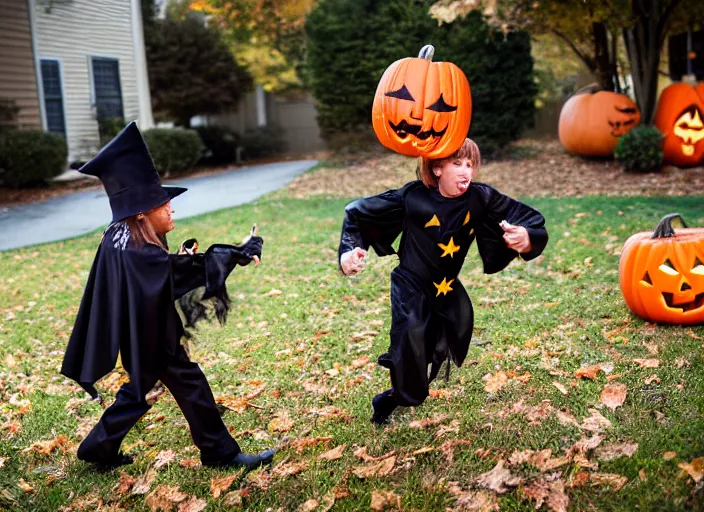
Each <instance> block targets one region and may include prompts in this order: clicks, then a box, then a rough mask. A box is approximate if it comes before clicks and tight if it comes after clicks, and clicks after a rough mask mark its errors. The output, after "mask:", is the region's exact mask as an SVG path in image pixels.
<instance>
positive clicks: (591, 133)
mask: <svg viewBox="0 0 704 512" xmlns="http://www.w3.org/2000/svg"><path fill="white" fill-rule="evenodd" d="M638 123H640V111H639V110H638V105H636V104H635V103H634V102H633V100H632V99H631V98H629V97H628V96H626V95H625V94H619V93H616V92H609V91H598V92H583V93H577V94H575V95H574V96H572V97H571V98H570V99H568V100H567V102H565V104H564V105H563V107H562V110H561V111H560V120H559V124H558V135H559V137H560V142H561V143H562V145H563V147H564V148H565V149H566V150H567V151H569V152H570V153H573V154H575V155H580V156H612V155H613V154H614V149H616V143H617V142H618V139H619V137H621V136H622V135H625V134H626V133H628V132H629V131H630V130H631V128H633V127H634V126H637V125H638Z"/></svg>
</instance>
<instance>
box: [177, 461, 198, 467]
mask: <svg viewBox="0 0 704 512" xmlns="http://www.w3.org/2000/svg"><path fill="white" fill-rule="evenodd" d="M178 465H179V466H181V467H182V468H191V469H196V468H199V467H200V466H201V464H200V461H199V460H197V459H183V460H181V461H179V463H178Z"/></svg>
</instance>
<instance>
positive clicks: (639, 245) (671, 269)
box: [619, 214, 704, 324]
mask: <svg viewBox="0 0 704 512" xmlns="http://www.w3.org/2000/svg"><path fill="white" fill-rule="evenodd" d="M675 216H676V214H675V215H669V216H666V217H665V218H663V220H662V221H660V224H659V225H658V227H657V228H656V230H655V235H653V234H651V233H638V234H636V235H633V236H632V237H630V238H629V239H628V240H627V241H626V244H625V245H624V248H623V251H622V252H621V263H620V266H619V276H620V283H621V290H622V291H623V296H624V298H625V299H626V303H627V304H628V306H629V307H630V308H631V310H632V311H633V312H634V313H636V314H637V315H639V316H641V317H643V318H645V319H646V320H651V321H654V322H665V323H673V324H697V323H701V322H704V228H693V229H678V230H673V229H672V226H671V225H670V221H671V220H672V218H673V217H675Z"/></svg>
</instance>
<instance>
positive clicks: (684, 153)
mask: <svg viewBox="0 0 704 512" xmlns="http://www.w3.org/2000/svg"><path fill="white" fill-rule="evenodd" d="M653 124H654V125H655V126H656V127H657V128H658V130H660V131H661V132H662V133H663V135H664V137H665V138H664V142H663V154H664V157H665V160H666V161H668V162H670V163H672V164H675V165H678V166H680V167H689V166H693V165H698V164H700V163H702V161H704V83H700V84H699V85H697V86H696V87H692V86H691V85H688V84H683V83H677V84H672V85H670V86H668V87H666V88H665V89H664V90H663V91H662V94H660V101H659V102H658V108H657V110H656V112H655V120H654V121H653Z"/></svg>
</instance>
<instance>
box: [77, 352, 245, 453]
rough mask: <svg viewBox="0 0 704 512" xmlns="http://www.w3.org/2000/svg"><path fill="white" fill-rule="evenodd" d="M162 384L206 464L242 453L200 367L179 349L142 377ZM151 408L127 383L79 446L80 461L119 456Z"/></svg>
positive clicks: (144, 387) (148, 385)
mask: <svg viewBox="0 0 704 512" xmlns="http://www.w3.org/2000/svg"><path fill="white" fill-rule="evenodd" d="M159 380H160V381H161V382H162V383H163V384H164V385H165V386H166V387H167V388H168V389H169V391H170V392H171V394H172V395H173V397H174V398H175V399H176V403H178V406H179V407H180V408H181V412H183V415H184V416H185V417H186V420H187V421H188V425H189V426H190V428H191V437H192V438H193V443H194V444H195V445H196V446H197V447H198V448H199V449H200V452H201V460H202V461H203V462H217V461H219V460H226V459H228V458H231V457H232V456H234V455H236V454H237V453H239V452H240V447H239V445H238V444H237V441H235V440H234V439H233V438H232V436H231V435H230V433H229V432H228V430H227V427H226V426H225V423H223V421H222V418H220V414H219V412H218V409H217V407H216V405H215V398H214V397H213V393H212V391H211V390H210V386H209V385H208V381H207V379H206V378H205V375H204V374H203V372H202V371H201V369H200V367H199V366H198V365H197V364H196V363H194V362H192V361H190V360H189V359H188V356H187V355H186V353H185V351H184V350H183V348H182V347H180V346H179V348H178V353H177V354H176V356H175V357H170V358H169V359H168V361H167V363H166V366H165V367H164V369H163V370H162V371H161V372H160V373H158V374H156V375H153V376H143V378H142V379H141V382H142V383H143V384H144V383H147V385H144V386H143V389H151V388H152V387H154V385H155V384H156V383H157V381H159ZM149 409H151V405H149V404H148V403H147V401H146V399H145V397H144V396H137V394H136V392H135V387H134V386H133V385H132V383H131V382H128V383H127V384H124V385H123V386H122V387H121V388H120V390H119V391H118V393H117V397H116V399H115V402H114V403H113V404H112V405H111V406H110V407H108V408H107V409H106V410H105V412H104V413H103V415H102V417H101V418H100V421H99V422H98V424H97V425H96V426H95V427H93V430H91V431H90V433H89V434H88V435H87V436H86V438H85V439H84V440H83V442H82V443H81V445H80V446H79V447H78V458H80V459H81V460H85V461H88V462H98V463H100V462H105V461H109V460H111V459H113V458H114V457H115V456H117V454H118V451H119V449H120V444H121V443H122V440H123V439H124V438H125V436H126V435H127V432H129V430H130V429H131V428H132V427H133V426H134V425H135V424H136V423H137V422H138V421H139V419H140V418H141V417H142V416H144V414H145V413H146V412H147V411H149Z"/></svg>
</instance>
